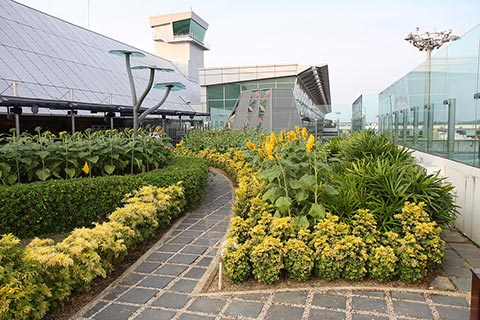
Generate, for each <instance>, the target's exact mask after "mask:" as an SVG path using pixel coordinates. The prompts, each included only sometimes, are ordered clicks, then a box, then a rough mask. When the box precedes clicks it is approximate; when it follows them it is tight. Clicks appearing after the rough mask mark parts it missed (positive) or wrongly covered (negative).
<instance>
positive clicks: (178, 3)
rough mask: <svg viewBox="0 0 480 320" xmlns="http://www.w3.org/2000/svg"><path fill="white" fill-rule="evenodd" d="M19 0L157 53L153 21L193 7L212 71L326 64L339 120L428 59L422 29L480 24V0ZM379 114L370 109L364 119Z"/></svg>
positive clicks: (463, 28) (458, 30) (460, 31)
mask: <svg viewBox="0 0 480 320" xmlns="http://www.w3.org/2000/svg"><path fill="white" fill-rule="evenodd" d="M17 1H18V2H20V3H23V4H25V5H28V6H30V7H32V8H35V9H38V10H40V11H43V12H46V13H48V14H51V15H53V16H55V17H58V18H61V19H63V20H66V21H69V22H72V23H74V24H77V25H80V26H82V27H85V28H88V29H90V30H92V31H95V32H98V33H100V34H103V35H106V36H109V37H111V38H113V39H115V40H119V41H122V42H125V43H127V44H129V45H132V46H134V47H137V48H139V49H142V50H145V51H149V52H152V53H153V40H152V31H151V28H150V26H149V20H148V18H149V17H150V16H156V15H162V14H168V13H174V12H180V11H188V10H191V9H192V10H193V11H194V12H195V13H197V14H198V15H199V16H200V17H202V18H203V19H204V20H206V21H207V22H208V24H209V28H208V30H207V33H206V37H205V41H206V42H207V43H208V44H209V45H210V51H207V52H206V53H205V67H207V68H208V67H221V66H242V65H260V64H282V63H298V64H304V65H323V64H328V69H329V77H330V92H331V97H332V105H333V106H332V109H333V110H332V113H331V114H329V115H328V116H327V118H330V119H336V118H337V116H339V117H340V120H341V121H348V120H350V118H351V104H352V103H353V102H354V101H355V100H356V99H357V98H358V96H359V95H361V94H364V95H370V94H377V93H379V92H380V91H382V90H383V89H385V88H387V87H388V86H389V85H390V84H392V83H393V82H395V81H396V80H398V79H399V78H401V77H402V76H404V75H405V74H407V73H408V72H409V71H411V70H412V69H414V68H415V67H417V66H418V65H420V64H421V63H422V62H424V61H425V53H424V52H420V51H419V50H418V49H416V48H415V47H413V46H412V45H411V44H410V43H408V42H407V41H405V40H404V38H405V37H406V35H407V34H408V33H409V32H412V31H415V28H416V27H419V28H420V31H421V32H423V31H445V30H448V29H452V30H453V34H455V35H459V36H461V35H463V34H465V33H466V32H468V31H469V30H471V29H472V28H474V27H475V26H477V25H478V24H480V17H479V16H478V12H480V1H479V0H402V1H392V0H378V1H377V0H363V1H359V0H295V1H292V0H275V1H273V0H241V1H240V0H237V1H232V0H156V1H154V0H137V1H126V0H17ZM336 112H341V114H340V115H337V114H336ZM376 114H377V110H371V109H370V110H368V109H367V121H375V115H376Z"/></svg>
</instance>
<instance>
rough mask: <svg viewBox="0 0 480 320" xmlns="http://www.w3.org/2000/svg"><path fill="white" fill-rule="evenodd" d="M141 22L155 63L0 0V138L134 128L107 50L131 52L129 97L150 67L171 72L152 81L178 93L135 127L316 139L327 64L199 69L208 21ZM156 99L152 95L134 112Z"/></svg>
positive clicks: (324, 109)
mask: <svg viewBox="0 0 480 320" xmlns="http://www.w3.org/2000/svg"><path fill="white" fill-rule="evenodd" d="M149 22H150V26H151V27H152V31H153V32H152V34H153V41H154V50H155V55H154V54H150V53H148V52H145V51H143V50H139V49H137V48H134V47H132V46H130V45H128V44H125V43H122V42H119V41H116V40H113V39H111V38H108V37H106V36H103V35H101V34H98V33H95V32H92V31H90V30H87V29H85V28H82V27H79V26H76V25H74V24H71V23H69V22H66V21H63V20H61V19H58V18H56V17H53V16H50V15H48V14H45V13H42V12H40V11H38V10H35V9H32V8H30V7H28V6H25V5H23V4H20V3H18V2H15V1H13V0H3V1H1V2H0V26H1V28H0V133H7V132H9V131H10V130H12V128H17V130H19V131H29V132H33V131H34V129H35V128H36V127H41V128H42V129H43V130H50V131H52V132H60V131H71V132H74V131H75V130H85V129H88V128H91V129H94V130H96V129H107V128H129V127H132V126H133V120H132V114H133V112H132V105H133V101H132V100H134V99H132V98H133V94H132V93H131V92H132V90H131V87H130V85H129V80H128V76H127V70H126V63H125V58H124V57H123V56H117V55H112V54H111V53H110V52H111V51H112V50H121V51H128V52H135V54H131V55H130V57H131V67H132V69H134V70H132V73H133V80H134V84H135V85H134V88H135V91H136V95H141V94H142V92H143V91H144V90H145V88H146V87H147V85H148V82H149V70H148V69H149V68H152V67H155V68H161V69H162V70H163V71H172V72H160V71H156V75H155V78H154V83H163V84H165V83H180V84H181V85H182V87H184V90H181V91H172V92H171V93H170V94H169V95H168V97H167V99H166V100H165V102H164V103H163V104H162V105H161V106H160V107H159V108H158V109H157V110H156V111H155V112H153V113H152V114H151V115H149V116H148V117H147V118H146V120H145V122H144V123H143V124H144V125H145V124H151V125H154V126H162V127H163V129H164V130H165V131H166V132H167V133H168V134H169V135H171V136H174V137H178V135H179V134H180V135H181V134H182V132H184V130H185V129H186V128H191V127H195V126H197V127H203V126H209V127H215V128H224V127H229V128H239V129H242V128H262V129H266V130H280V129H292V128H293V127H294V126H307V127H310V129H311V130H312V131H315V132H317V133H319V134H320V133H321V131H322V128H323V120H324V117H325V114H326V113H329V112H331V101H330V86H329V78H328V66H327V65H318V66H301V65H297V64H290V65H268V66H249V67H229V68H205V67H204V52H205V51H207V50H209V45H208V44H207V43H206V42H205V35H206V32H207V29H208V23H207V22H206V21H204V20H203V19H202V18H200V17H199V16H198V15H197V14H195V13H194V12H192V11H188V12H180V13H174V14H167V15H161V16H154V17H150V21H149ZM140 56H141V57H140ZM145 68H146V69H147V70H145ZM164 92H165V91H164V90H154V89H152V90H151V91H150V92H149V93H148V95H147V96H146V99H145V100H144V102H143V104H142V105H141V108H140V113H142V112H144V111H145V110H147V109H148V108H150V107H152V106H154V105H156V104H157V103H158V102H159V101H161V100H162V98H163V96H164ZM253 97H258V101H257V102H256V104H255V103H253V102H252V99H253ZM137 98H138V97H137ZM262 100H263V101H262ZM260 101H262V103H260Z"/></svg>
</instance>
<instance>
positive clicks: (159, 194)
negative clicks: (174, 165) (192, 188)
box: [0, 185, 184, 319]
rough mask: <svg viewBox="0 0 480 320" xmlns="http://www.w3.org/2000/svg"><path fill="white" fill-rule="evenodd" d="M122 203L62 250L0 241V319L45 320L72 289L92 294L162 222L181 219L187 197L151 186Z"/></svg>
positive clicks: (174, 189) (79, 232)
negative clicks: (97, 283) (99, 280)
mask: <svg viewBox="0 0 480 320" xmlns="http://www.w3.org/2000/svg"><path fill="white" fill-rule="evenodd" d="M124 202H125V205H124V206H123V207H122V208H118V209H117V210H116V211H115V212H114V213H112V214H111V215H110V217H109V220H110V221H108V222H104V223H101V224H100V223H97V224H95V226H94V227H93V228H80V229H75V230H74V231H73V232H72V233H71V234H70V235H69V236H68V237H66V238H65V239H64V240H63V241H62V242H60V243H58V244H55V243H54V242H53V241H52V240H48V239H46V240H40V239H34V240H33V241H32V242H31V243H30V244H29V245H28V246H27V247H26V248H21V247H19V246H18V244H19V242H20V241H19V239H18V238H16V237H14V236H13V235H4V236H3V237H2V238H1V239H0V319H41V318H42V317H43V316H44V315H45V313H46V312H47V311H48V308H49V307H50V306H52V305H56V304H58V303H61V302H63V301H65V300H66V299H67V298H68V297H69V296H70V294H71V292H72V290H73V289H76V290H88V289H89V287H90V284H91V282H92V280H94V279H95V278H97V277H105V276H106V275H107V274H108V273H109V272H111V271H112V270H113V268H114V265H115V264H116V263H117V262H118V261H119V260H120V259H122V258H123V257H124V256H125V254H126V252H127V249H128V248H131V247H132V246H133V245H134V244H136V243H139V242H141V241H145V240H146V239H147V237H146V236H145V235H146V234H149V235H151V234H152V233H151V230H153V229H155V228H156V227H157V226H158V225H159V224H161V221H163V222H166V221H170V219H171V218H172V217H174V216H177V215H178V213H179V210H181V208H182V207H183V206H184V205H183V203H184V194H183V189H182V188H181V187H180V186H179V185H173V186H170V187H168V188H156V187H150V186H147V187H143V188H142V189H140V190H138V191H136V192H134V193H133V194H132V195H128V196H126V198H125V200H124ZM125 208H127V210H124V209H125ZM128 208H129V210H128ZM134 215H137V217H135V216H134ZM166 216H167V217H169V219H168V220H165V219H164V217H166ZM142 232H144V233H142Z"/></svg>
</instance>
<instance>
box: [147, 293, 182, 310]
mask: <svg viewBox="0 0 480 320" xmlns="http://www.w3.org/2000/svg"><path fill="white" fill-rule="evenodd" d="M188 301H190V297H189V296H188V295H186V294H180V293H174V292H165V293H164V294H162V295H161V296H160V297H159V298H158V299H157V300H155V301H154V302H153V303H152V305H154V306H158V307H164V308H170V309H182V308H183V307H184V306H185V305H186V304H187V303H188Z"/></svg>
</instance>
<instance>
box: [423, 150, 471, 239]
mask: <svg viewBox="0 0 480 320" xmlns="http://www.w3.org/2000/svg"><path fill="white" fill-rule="evenodd" d="M413 156H414V157H415V158H416V159H417V162H418V164H419V165H421V166H422V167H424V168H425V169H426V170H427V172H429V173H434V172H436V171H440V174H441V175H442V176H444V177H447V179H448V181H449V182H450V183H452V185H454V186H455V196H456V202H457V204H458V205H459V206H460V208H459V212H460V215H459V216H458V217H457V220H456V221H455V226H456V227H457V228H458V229H459V230H460V231H461V232H463V233H464V234H465V235H466V236H467V237H469V238H470V239H471V240H472V241H473V242H475V243H476V244H477V245H480V168H476V167H472V166H469V165H466V164H463V163H460V162H455V161H452V160H448V159H445V158H441V157H437V156H434V155H431V154H428V153H423V152H419V151H415V152H414V153H413Z"/></svg>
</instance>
